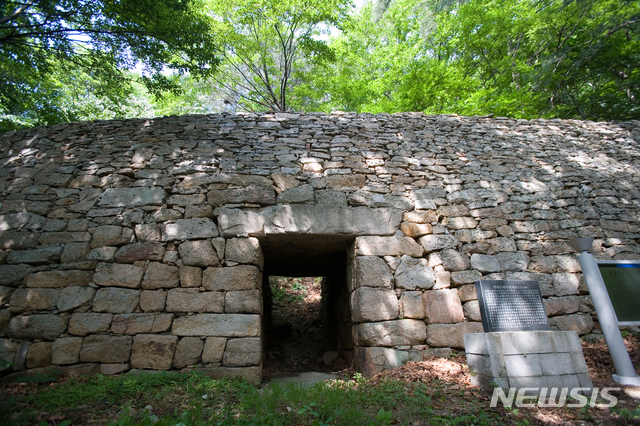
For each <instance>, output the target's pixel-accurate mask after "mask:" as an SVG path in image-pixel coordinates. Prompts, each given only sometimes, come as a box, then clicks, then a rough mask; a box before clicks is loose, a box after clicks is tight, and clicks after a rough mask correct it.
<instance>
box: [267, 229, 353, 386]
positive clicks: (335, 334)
mask: <svg viewBox="0 0 640 426" xmlns="http://www.w3.org/2000/svg"><path fill="white" fill-rule="evenodd" d="M352 242H353V237H342V236H313V235H312V236H308V235H282V236H278V235H276V236H268V237H266V238H264V239H263V240H261V246H262V250H263V253H264V256H265V266H264V273H263V289H262V290H263V291H262V292H263V299H264V316H263V318H264V322H265V323H264V327H263V330H264V335H265V341H264V348H265V354H264V358H263V359H264V366H263V374H264V375H265V376H269V375H275V374H279V373H292V372H306V371H322V372H329V371H340V370H343V369H345V368H347V367H349V366H350V365H351V359H352V352H353V343H352V338H351V312H350V308H349V298H348V294H349V293H348V289H347V248H348V247H349V246H350V245H351V244H352Z"/></svg>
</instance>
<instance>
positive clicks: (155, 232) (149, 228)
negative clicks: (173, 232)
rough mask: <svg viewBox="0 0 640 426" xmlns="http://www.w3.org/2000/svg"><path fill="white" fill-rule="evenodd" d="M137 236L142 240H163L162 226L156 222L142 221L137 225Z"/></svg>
mask: <svg viewBox="0 0 640 426" xmlns="http://www.w3.org/2000/svg"><path fill="white" fill-rule="evenodd" d="M135 233H136V238H137V239H138V241H141V242H151V243H158V242H160V241H162V234H161V233H160V227H159V226H158V225H157V224H155V223H140V224H138V225H136V226H135Z"/></svg>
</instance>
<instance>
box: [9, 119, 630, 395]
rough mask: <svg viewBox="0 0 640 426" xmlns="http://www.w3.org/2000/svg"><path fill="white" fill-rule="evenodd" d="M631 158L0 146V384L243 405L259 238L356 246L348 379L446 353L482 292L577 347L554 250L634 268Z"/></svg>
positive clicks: (257, 352)
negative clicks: (198, 382) (170, 379)
mask: <svg viewBox="0 0 640 426" xmlns="http://www.w3.org/2000/svg"><path fill="white" fill-rule="evenodd" d="M639 141H640V123H639V122H637V121H633V122H629V123H595V122H583V121H572V120H568V121H567V120H565V121H562V120H532V121H526V120H513V119H506V118H483V117H459V116H426V115H424V114H421V113H402V114H394V115H389V114H378V115H372V114H355V113H342V112H336V113H333V114H330V115H328V114H321V113H314V114H308V115H298V114H264V115H255V114H242V115H241V114H238V115H226V114H222V115H215V114H214V115H190V116H181V117H176V116H172V117H164V118H158V119H152V120H151V119H149V120H145V119H133V120H116V121H93V122H80V123H71V124H60V125H56V126H51V127H38V128H33V129H26V130H21V131H17V132H11V133H6V134H2V135H0V193H1V198H0V202H1V207H0V249H1V251H0V357H1V359H2V360H3V361H6V362H9V363H10V366H8V367H7V366H4V367H0V368H3V369H4V370H5V371H4V373H3V374H7V373H9V372H11V371H14V370H15V371H18V372H23V371H22V370H31V371H40V370H39V369H42V368H50V367H52V366H53V367H54V368H57V369H59V370H60V371H63V372H66V373H68V374H78V373H97V372H102V373H105V374H116V373H120V372H124V371H128V370H131V369H133V370H169V369H179V370H184V369H187V370H188V369H191V368H196V367H197V368H199V369H200V370H202V371H206V372H208V373H209V374H211V375H212V376H214V377H229V376H241V377H244V378H246V379H248V380H249V381H252V382H255V383H258V382H260V380H261V371H262V352H263V349H264V348H263V346H264V341H263V338H264V334H265V331H264V328H265V327H264V324H263V321H262V320H263V310H264V307H263V296H262V282H263V277H262V272H263V268H264V255H263V250H262V241H263V240H262V239H263V238H264V237H265V236H269V235H286V234H292V235H294V234H295V235H340V236H347V237H352V238H353V241H352V244H351V246H350V248H349V249H348V250H347V252H346V253H345V257H346V258H347V259H348V261H347V265H348V266H347V286H348V299H349V300H348V303H349V305H348V306H349V307H350V312H351V314H350V315H351V321H350V322H348V324H347V326H348V327H349V328H350V329H351V333H352V336H353V338H352V345H351V346H352V347H345V348H343V349H348V350H352V351H353V360H354V362H355V366H356V368H358V369H359V370H360V371H362V372H364V373H366V374H374V373H377V372H379V371H381V370H383V369H387V368H393V367H396V366H398V365H401V364H403V363H405V362H407V361H409V360H422V359H424V358H425V357H429V356H433V355H444V354H447V353H448V352H450V351H451V350H452V348H453V349H461V348H463V347H464V342H463V337H462V336H463V334H464V333H474V332H480V331H482V325H481V323H480V314H479V310H478V303H477V300H476V299H477V298H476V294H475V287H474V284H473V283H474V282H475V281H476V280H477V279H480V278H483V279H514V280H517V279H523V280H537V281H538V282H539V283H540V286H541V291H542V294H543V296H544V298H545V299H544V302H545V307H546V309H547V313H548V315H549V317H550V323H551V325H552V327H553V328H555V329H559V330H565V331H566V330H573V331H576V332H577V333H578V334H580V335H584V334H587V333H590V332H591V331H592V330H593V329H594V326H595V327H597V324H595V325H594V319H595V317H594V311H593V306H592V304H591V301H590V298H589V295H588V294H587V288H586V286H585V283H584V281H583V279H582V276H581V274H580V273H579V271H580V267H579V264H578V262H577V260H576V256H575V253H574V252H573V250H572V249H571V248H570V247H569V245H568V241H570V240H571V239H572V238H574V237H587V236H588V237H595V239H596V240H595V243H594V248H593V253H594V256H595V257H596V258H599V259H640V246H638V240H639V239H640V228H639V219H640V218H639V212H640V192H639V191H638V189H637V185H638V182H639V181H640V150H639V145H638V143H639ZM345 297H347V296H345ZM343 326H344V325H343Z"/></svg>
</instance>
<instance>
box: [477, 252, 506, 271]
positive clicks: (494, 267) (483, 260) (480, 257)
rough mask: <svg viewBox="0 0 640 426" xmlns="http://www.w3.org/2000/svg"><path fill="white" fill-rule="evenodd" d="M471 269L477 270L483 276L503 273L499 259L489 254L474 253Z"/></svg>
mask: <svg viewBox="0 0 640 426" xmlns="http://www.w3.org/2000/svg"><path fill="white" fill-rule="evenodd" d="M471 267H472V268H473V269H477V270H478V271H480V272H482V273H483V274H490V273H492V272H499V271H501V267H500V262H499V261H498V258H497V257H496V256H493V255H488V254H477V253H474V254H472V255H471Z"/></svg>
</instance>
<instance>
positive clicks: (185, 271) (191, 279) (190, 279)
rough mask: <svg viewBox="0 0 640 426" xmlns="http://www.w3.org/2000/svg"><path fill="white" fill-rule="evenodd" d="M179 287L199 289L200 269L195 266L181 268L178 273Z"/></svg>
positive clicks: (200, 281) (200, 282)
mask: <svg viewBox="0 0 640 426" xmlns="http://www.w3.org/2000/svg"><path fill="white" fill-rule="evenodd" d="M179 275H180V286H181V287H200V286H201V285H202V269H201V268H198V267H195V266H181V267H180V271H179Z"/></svg>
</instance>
